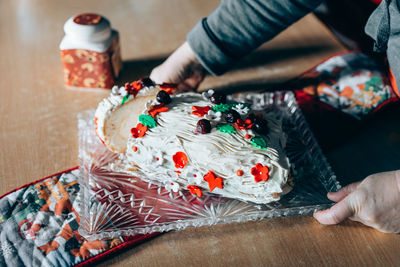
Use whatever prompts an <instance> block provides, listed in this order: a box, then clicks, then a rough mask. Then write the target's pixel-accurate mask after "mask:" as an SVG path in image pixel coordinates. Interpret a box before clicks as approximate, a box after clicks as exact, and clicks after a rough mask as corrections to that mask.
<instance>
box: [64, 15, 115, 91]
mask: <svg viewBox="0 0 400 267" xmlns="http://www.w3.org/2000/svg"><path fill="white" fill-rule="evenodd" d="M64 31H65V36H64V38H63V39H62V41H61V43H60V52H61V60H62V64H63V69H64V82H65V85H66V86H67V87H71V88H109V89H111V88H112V86H113V85H114V82H115V79H116V78H117V77H118V74H119V72H120V70H121V67H122V61H121V53H120V46H119V35H118V32H117V31H115V30H114V29H111V26H110V22H109V21H108V20H107V19H106V18H104V17H102V16H100V15H97V14H91V13H86V14H81V15H78V16H76V17H72V18H70V19H69V20H68V21H67V22H66V23H65V25H64Z"/></svg>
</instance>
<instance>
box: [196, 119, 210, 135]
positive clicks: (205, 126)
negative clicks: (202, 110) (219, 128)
mask: <svg viewBox="0 0 400 267" xmlns="http://www.w3.org/2000/svg"><path fill="white" fill-rule="evenodd" d="M209 132H211V123H210V121H209V120H206V119H202V120H199V121H198V122H197V126H196V133H199V134H207V133H209Z"/></svg>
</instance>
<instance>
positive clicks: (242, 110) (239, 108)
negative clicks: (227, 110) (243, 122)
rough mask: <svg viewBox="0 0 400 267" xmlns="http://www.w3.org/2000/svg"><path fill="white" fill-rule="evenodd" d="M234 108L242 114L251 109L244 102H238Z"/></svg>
mask: <svg viewBox="0 0 400 267" xmlns="http://www.w3.org/2000/svg"><path fill="white" fill-rule="evenodd" d="M232 109H234V110H236V111H237V112H238V113H239V114H240V115H246V114H247V113H249V111H250V109H249V108H248V107H246V106H245V105H244V104H242V103H239V104H236V105H235V106H234V107H233V108H232Z"/></svg>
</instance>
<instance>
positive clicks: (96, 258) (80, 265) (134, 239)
mask: <svg viewBox="0 0 400 267" xmlns="http://www.w3.org/2000/svg"><path fill="white" fill-rule="evenodd" d="M159 234H160V233H152V234H146V235H138V236H133V237H132V239H131V240H129V241H126V242H124V243H122V244H120V245H118V246H116V247H113V248H112V249H109V250H107V251H104V252H102V253H100V254H97V255H96V256H93V257H92V258H90V259H87V260H85V261H83V262H81V263H78V264H76V265H75V266H77V267H83V266H89V265H91V264H93V263H95V262H97V261H100V260H103V259H105V258H106V257H107V256H111V255H112V254H115V253H117V252H118V251H120V250H122V249H124V248H129V247H132V246H134V245H138V244H141V243H142V242H143V241H145V240H146V239H149V238H152V237H155V236H157V235H159ZM129 238H131V237H129Z"/></svg>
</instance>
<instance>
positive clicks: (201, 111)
mask: <svg viewBox="0 0 400 267" xmlns="http://www.w3.org/2000/svg"><path fill="white" fill-rule="evenodd" d="M192 109H193V111H192V114H193V115H196V116H199V117H203V116H204V115H206V114H208V111H209V110H210V107H209V106H205V107H199V106H192Z"/></svg>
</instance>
